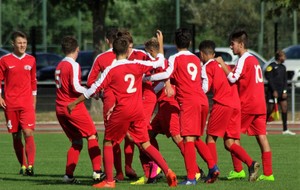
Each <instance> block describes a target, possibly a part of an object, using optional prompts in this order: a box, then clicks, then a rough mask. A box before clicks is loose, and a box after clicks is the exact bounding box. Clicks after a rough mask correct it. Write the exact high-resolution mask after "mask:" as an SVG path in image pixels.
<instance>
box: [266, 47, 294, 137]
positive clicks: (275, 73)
mask: <svg viewBox="0 0 300 190" xmlns="http://www.w3.org/2000/svg"><path fill="white" fill-rule="evenodd" d="M285 59H286V56H285V53H284V52H283V51H282V50H279V51H277V52H276V54H275V61H274V62H272V63H271V64H270V65H269V66H268V67H267V68H266V71H265V77H266V79H267V80H268V90H267V101H268V102H267V103H268V106H267V119H268V118H269V117H270V115H271V113H272V110H273V108H274V103H275V102H274V100H275V99H277V102H278V103H279V105H280V108H281V118H282V127H283V131H282V134H284V135H295V134H296V133H294V132H292V131H290V130H288V126H287V108H288V105H287V98H288V96H287V86H288V85H287V73H286V67H285V65H283V63H284V61H285Z"/></svg>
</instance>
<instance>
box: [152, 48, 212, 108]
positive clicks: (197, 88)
mask: <svg viewBox="0 0 300 190" xmlns="http://www.w3.org/2000/svg"><path fill="white" fill-rule="evenodd" d="M200 73H201V62H200V59H199V58H198V57H197V56H196V55H194V54H193V53H191V52H190V51H180V52H178V53H176V54H175V55H172V56H170V57H169V67H168V68H167V69H166V71H165V72H162V73H157V74H153V75H151V77H150V80H152V81H157V80H161V79H166V78H169V77H170V76H171V78H173V79H174V84H175V86H176V98H177V100H178V103H179V104H181V103H182V102H184V101H187V102H189V100H198V101H200V102H201V105H206V106H208V100H207V97H206V95H205V93H204V92H203V90H202V79H201V77H200Z"/></svg>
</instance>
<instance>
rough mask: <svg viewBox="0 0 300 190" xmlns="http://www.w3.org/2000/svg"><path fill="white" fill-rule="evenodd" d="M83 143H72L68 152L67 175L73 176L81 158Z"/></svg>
mask: <svg viewBox="0 0 300 190" xmlns="http://www.w3.org/2000/svg"><path fill="white" fill-rule="evenodd" d="M81 149H82V145H79V144H72V146H71V147H70V149H69V151H68V154H67V165H66V175H68V176H73V173H74V170H75V168H76V165H77V163H78V160H79V155H80V151H81Z"/></svg>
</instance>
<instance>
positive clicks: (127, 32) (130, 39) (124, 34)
mask: <svg viewBox="0 0 300 190" xmlns="http://www.w3.org/2000/svg"><path fill="white" fill-rule="evenodd" d="M119 33H122V36H127V37H126V38H127V39H128V41H129V43H133V38H132V35H131V34H130V32H129V31H128V30H126V29H122V30H120V31H119ZM119 36H120V34H119Z"/></svg>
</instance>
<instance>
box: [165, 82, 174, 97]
mask: <svg viewBox="0 0 300 190" xmlns="http://www.w3.org/2000/svg"><path fill="white" fill-rule="evenodd" d="M165 93H166V95H167V96H168V97H171V96H174V94H175V91H174V89H173V88H172V85H171V83H170V81H169V80H168V81H167V82H166V83H165Z"/></svg>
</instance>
